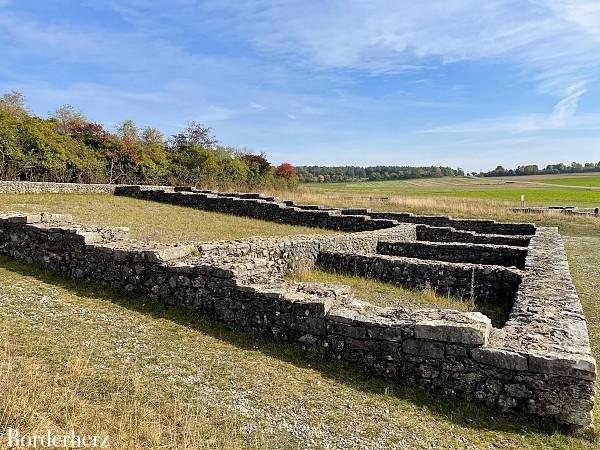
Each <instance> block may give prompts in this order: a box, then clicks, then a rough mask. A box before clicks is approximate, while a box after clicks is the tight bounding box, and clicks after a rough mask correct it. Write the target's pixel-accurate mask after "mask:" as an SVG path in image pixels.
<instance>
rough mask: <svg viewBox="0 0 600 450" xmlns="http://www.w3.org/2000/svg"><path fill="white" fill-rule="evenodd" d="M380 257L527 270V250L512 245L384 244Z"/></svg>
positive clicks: (449, 243) (401, 242)
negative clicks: (388, 256)
mask: <svg viewBox="0 0 600 450" xmlns="http://www.w3.org/2000/svg"><path fill="white" fill-rule="evenodd" d="M377 253H379V254H381V255H390V256H404V257H406V258H419V259H426V260H437V261H448V262H456V263H472V264H491V265H496V266H507V267H517V268H519V269H523V268H524V267H525V257H526V256H527V249H526V248H522V247H513V246H509V245H489V244H470V243H468V244H467V243H457V242H423V241H412V242H403V241H380V242H379V243H378V244H377Z"/></svg>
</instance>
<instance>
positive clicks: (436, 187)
mask: <svg viewBox="0 0 600 450" xmlns="http://www.w3.org/2000/svg"><path fill="white" fill-rule="evenodd" d="M541 178H542V177H540V180H537V181H534V180H535V179H536V177H507V178H472V177H445V178H427V179H417V180H394V181H367V182H360V183H326V184H305V185H303V186H302V189H303V190H304V191H306V192H312V193H315V194H325V195H327V194H329V195H331V194H337V195H339V196H372V197H375V196H403V197H415V198H423V197H431V198H436V199H443V198H449V199H476V200H490V201H497V202H503V203H504V205H505V206H519V204H520V197H521V194H523V195H525V199H526V202H527V205H528V206H542V205H566V204H568V205H574V206H588V207H589V206H594V205H598V204H600V190H596V189H593V190H586V189H582V187H583V186H586V184H585V183H589V182H590V181H586V179H591V180H592V182H598V181H599V180H600V177H572V176H571V177H567V176H566V175H565V176H553V177H544V178H543V179H541ZM571 180H575V181H571ZM582 180H583V181H582ZM570 183H573V184H572V185H571V184H570ZM554 185H556V186H554ZM559 185H560V186H559Z"/></svg>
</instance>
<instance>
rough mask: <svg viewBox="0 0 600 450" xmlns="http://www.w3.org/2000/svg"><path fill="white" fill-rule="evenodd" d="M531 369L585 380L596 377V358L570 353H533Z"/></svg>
mask: <svg viewBox="0 0 600 450" xmlns="http://www.w3.org/2000/svg"><path fill="white" fill-rule="evenodd" d="M529 370H531V371H532V372H538V373H549V374H554V375H563V376H567V377H574V378H580V379H583V380H595V379H596V360H595V359H594V358H593V357H591V356H590V355H571V354H568V353H551V352H548V353H545V354H541V353H533V354H530V355H529Z"/></svg>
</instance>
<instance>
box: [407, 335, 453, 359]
mask: <svg viewBox="0 0 600 450" xmlns="http://www.w3.org/2000/svg"><path fill="white" fill-rule="evenodd" d="M402 351H403V352H404V353H408V354H410V355H417V356H428V357H430V358H437V359H441V358H443V357H444V344H443V343H441V342H430V341H422V340H419V339H407V340H405V341H404V342H403V343H402Z"/></svg>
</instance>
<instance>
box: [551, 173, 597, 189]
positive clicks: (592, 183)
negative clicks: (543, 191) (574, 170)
mask: <svg viewBox="0 0 600 450" xmlns="http://www.w3.org/2000/svg"><path fill="white" fill-rule="evenodd" d="M540 183H548V184H561V185H564V186H582V187H600V175H596V176H585V177H584V176H581V177H567V176H565V177H561V178H545V179H543V180H540Z"/></svg>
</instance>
